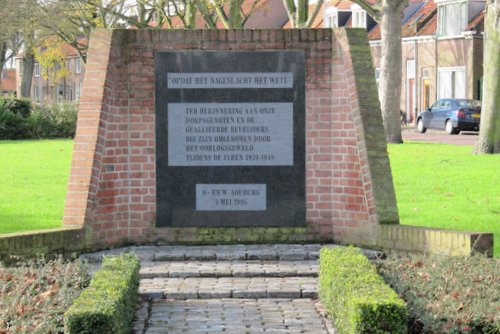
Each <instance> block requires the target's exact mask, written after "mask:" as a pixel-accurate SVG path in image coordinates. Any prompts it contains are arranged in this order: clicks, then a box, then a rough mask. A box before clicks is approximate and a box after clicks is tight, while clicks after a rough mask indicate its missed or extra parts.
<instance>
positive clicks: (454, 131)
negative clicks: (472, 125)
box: [444, 119, 458, 135]
mask: <svg viewBox="0 0 500 334" xmlns="http://www.w3.org/2000/svg"><path fill="white" fill-rule="evenodd" d="M444 128H445V130H446V133H448V134H449V135H456V134H457V133H458V131H457V129H456V128H455V127H454V126H453V123H452V122H451V119H449V120H447V121H446V124H445V125H444Z"/></svg>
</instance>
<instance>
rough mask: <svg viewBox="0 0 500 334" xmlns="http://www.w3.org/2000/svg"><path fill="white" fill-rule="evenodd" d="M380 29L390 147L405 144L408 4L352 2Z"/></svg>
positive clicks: (404, 1) (398, 1)
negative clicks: (403, 21)
mask: <svg viewBox="0 0 500 334" xmlns="http://www.w3.org/2000/svg"><path fill="white" fill-rule="evenodd" d="M353 1H354V2H355V3H357V4H358V5H359V6H360V7H361V8H363V9H364V10H366V12H367V13H368V14H369V15H370V16H371V17H373V19H374V20H375V21H377V23H378V24H379V25H380V31H381V49H382V50H381V63H380V81H379V89H380V107H381V109H382V118H383V121H384V130H385V138H386V140H387V142H389V143H402V142H403V138H402V136H401V122H400V103H401V80H402V74H401V68H402V50H401V19H402V17H403V12H404V9H405V8H406V6H407V4H408V0H377V1H376V2H375V4H370V3H369V2H368V1H366V0H353Z"/></svg>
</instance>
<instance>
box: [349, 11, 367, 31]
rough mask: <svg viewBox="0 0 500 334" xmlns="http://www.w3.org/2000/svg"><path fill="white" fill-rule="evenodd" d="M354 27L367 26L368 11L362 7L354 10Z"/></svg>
mask: <svg viewBox="0 0 500 334" xmlns="http://www.w3.org/2000/svg"><path fill="white" fill-rule="evenodd" d="M352 27H353V28H366V12H365V11H364V10H362V9H359V10H353V11H352Z"/></svg>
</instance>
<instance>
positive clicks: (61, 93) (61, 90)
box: [56, 85, 64, 103]
mask: <svg viewBox="0 0 500 334" xmlns="http://www.w3.org/2000/svg"><path fill="white" fill-rule="evenodd" d="M56 94H57V95H56V101H57V102H59V103H61V102H63V100H64V86H63V85H57V86H56Z"/></svg>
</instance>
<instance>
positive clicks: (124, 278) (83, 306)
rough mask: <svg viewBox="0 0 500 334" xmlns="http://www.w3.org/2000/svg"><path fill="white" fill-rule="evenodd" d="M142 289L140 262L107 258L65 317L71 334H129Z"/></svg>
mask: <svg viewBox="0 0 500 334" xmlns="http://www.w3.org/2000/svg"><path fill="white" fill-rule="evenodd" d="M138 288H139V259H138V258H137V256H135V255H133V254H123V255H121V256H118V257H105V258H104V259H103V263H102V267H101V269H99V270H98V271H97V272H96V273H95V274H94V276H93V278H92V280H91V282H90V285H89V287H88V288H87V289H85V290H84V291H83V292H82V294H81V295H80V297H79V298H78V299H77V300H75V302H74V303H73V305H72V306H71V307H70V309H69V310H68V311H67V312H66V313H65V314H64V328H65V333H67V334H77V333H78V334H87V333H88V334H90V333H92V334H101V333H102V334H109V333H115V334H121V333H123V334H128V333H130V330H131V324H132V320H133V317H134V308H135V304H136V301H137V290H138Z"/></svg>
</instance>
